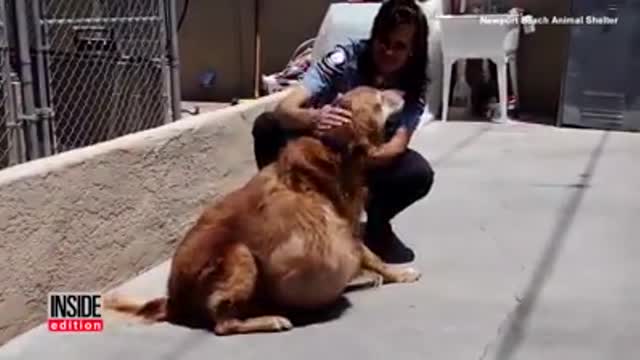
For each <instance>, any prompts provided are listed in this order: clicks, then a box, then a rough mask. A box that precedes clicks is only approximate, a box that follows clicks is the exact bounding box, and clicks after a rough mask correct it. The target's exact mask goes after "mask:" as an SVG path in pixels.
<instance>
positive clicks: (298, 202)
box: [105, 87, 420, 335]
mask: <svg viewBox="0 0 640 360" xmlns="http://www.w3.org/2000/svg"><path fill="white" fill-rule="evenodd" d="M338 103H339V105H340V106H343V107H344V108H347V109H349V110H351V111H352V113H353V121H352V124H351V126H348V125H345V126H343V127H341V128H337V129H334V130H333V131H332V132H331V133H330V134H328V135H327V136H328V137H327V139H325V140H326V141H324V140H319V139H317V138H315V137H302V138H299V139H297V140H294V141H291V142H290V143H289V144H288V145H287V146H286V147H285V148H284V149H283V151H282V152H281V154H280V156H279V158H278V160H277V161H276V162H275V163H274V164H271V165H269V166H267V167H265V168H264V169H263V170H262V171H260V172H259V173H258V174H257V175H256V176H255V177H253V178H252V179H251V180H250V181H249V182H248V183H247V184H246V185H244V186H243V187H241V188H239V189H237V190H235V191H233V192H231V193H230V194H228V195H227V196H225V197H224V198H223V199H222V200H220V201H219V202H217V203H215V204H212V205H211V206H209V207H208V208H207V209H205V211H204V213H203V214H202V215H201V217H200V218H199V219H198V221H197V223H196V224H195V225H194V226H193V227H192V228H191V229H190V230H189V231H188V233H187V234H186V236H185V238H184V239H183V241H182V242H181V243H180V244H179V246H178V248H177V250H176V252H175V255H174V257H173V261H172V267H171V273H170V276H169V283H168V297H166V298H159V299H155V300H151V301H149V302H147V303H145V304H136V303H134V302H132V301H129V300H126V299H123V298H119V297H118V296H116V295H112V296H111V297H109V296H107V297H106V299H105V308H111V309H115V310H117V311H121V312H125V313H129V314H134V315H137V316H140V317H142V318H145V319H147V320H150V321H169V322H172V323H174V324H181V325H186V326H190V327H198V328H206V329H211V330H213V331H214V332H215V333H216V334H218V335H228V334H236V333H249V332H257V331H281V330H286V329H290V328H291V327H292V324H291V322H290V321H289V319H288V318H287V317H285V316H282V314H283V313H282V312H280V311H279V310H277V309H284V308H287V309H298V310H300V309H302V310H303V311H308V310H313V309H318V308H320V307H324V306H326V305H329V304H332V303H333V302H335V301H337V300H338V299H339V298H340V296H341V295H342V293H343V292H344V291H345V289H346V288H347V286H348V284H349V283H350V281H352V280H353V279H354V278H355V277H356V276H358V275H361V274H363V272H365V273H368V275H369V276H370V280H371V282H372V283H375V284H376V285H379V284H381V283H382V282H411V281H416V280H418V278H419V276H420V274H419V273H418V272H417V271H416V270H414V269H413V268H409V267H405V268H396V269H392V268H390V267H388V266H387V265H385V264H384V263H383V262H382V261H381V260H380V259H379V258H378V257H377V256H376V255H374V254H373V253H372V252H371V251H370V250H369V249H367V248H366V246H364V244H363V243H362V241H361V240H360V238H359V216H360V213H361V211H362V209H363V206H364V202H365V198H366V195H365V193H366V188H365V183H364V175H365V171H366V157H367V155H368V151H369V150H370V147H371V146H377V145H380V144H381V143H382V139H383V137H382V130H383V127H384V123H385V121H386V119H387V118H388V116H389V115H391V114H392V113H394V112H397V111H398V110H399V109H400V108H401V107H402V98H401V97H400V95H399V94H398V93H397V92H394V91H391V90H387V91H380V90H376V89H373V88H368V87H360V88H356V89H354V90H352V91H350V92H348V93H346V94H345V95H344V96H342V97H340V99H339V100H338Z"/></svg>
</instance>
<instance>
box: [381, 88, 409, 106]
mask: <svg viewBox="0 0 640 360" xmlns="http://www.w3.org/2000/svg"><path fill="white" fill-rule="evenodd" d="M404 95H405V92H404V91H402V90H398V89H387V90H383V91H382V105H383V106H384V107H387V108H390V109H400V108H402V106H403V105H404Z"/></svg>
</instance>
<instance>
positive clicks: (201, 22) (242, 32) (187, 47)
mask: <svg viewBox="0 0 640 360" xmlns="http://www.w3.org/2000/svg"><path fill="white" fill-rule="evenodd" d="M183 3H184V0H179V1H176V9H177V13H178V15H177V16H178V17H179V16H180V15H181V13H182V9H183ZM255 43H256V37H255V1H254V0H234V1H210V0H191V1H189V7H188V9H187V14H186V17H185V19H184V22H183V25H182V27H181V28H180V32H179V33H178V47H179V50H180V54H179V55H180V78H181V79H180V81H181V91H182V99H183V100H190V101H223V102H228V101H230V100H231V99H232V98H234V97H251V96H253V88H254V73H255ZM209 70H213V71H215V73H216V75H217V77H216V80H215V82H214V83H213V86H212V87H204V86H202V85H201V82H200V77H201V76H202V74H203V73H205V72H206V71H209Z"/></svg>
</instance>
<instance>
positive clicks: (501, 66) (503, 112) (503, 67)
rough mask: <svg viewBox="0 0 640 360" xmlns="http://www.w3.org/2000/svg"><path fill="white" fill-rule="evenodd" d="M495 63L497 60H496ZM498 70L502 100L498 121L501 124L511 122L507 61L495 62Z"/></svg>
mask: <svg viewBox="0 0 640 360" xmlns="http://www.w3.org/2000/svg"><path fill="white" fill-rule="evenodd" d="M494 61H495V60H494ZM495 63H496V67H497V69H496V70H498V93H499V98H500V119H497V120H498V121H499V122H501V123H505V122H508V121H509V117H508V115H507V96H508V94H507V93H508V88H507V61H506V59H500V60H499V61H495Z"/></svg>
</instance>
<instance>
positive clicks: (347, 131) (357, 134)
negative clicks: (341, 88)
mask: <svg viewBox="0 0 640 360" xmlns="http://www.w3.org/2000/svg"><path fill="white" fill-rule="evenodd" d="M334 105H336V106H340V107H342V108H344V109H347V110H349V111H351V113H352V116H353V117H352V122H351V124H349V125H345V126H342V127H338V128H335V129H333V130H331V131H330V132H329V133H328V134H327V138H328V139H329V141H330V142H331V141H332V142H333V143H334V144H335V143H337V144H340V145H341V146H346V147H348V148H350V149H351V150H368V148H369V147H370V146H380V145H382V143H383V142H384V128H385V125H386V122H387V120H388V119H389V117H390V116H391V115H393V114H395V113H397V112H399V111H400V110H401V109H402V107H403V106H404V100H403V93H402V92H401V91H399V90H379V89H376V88H373V87H368V86H360V87H357V88H355V89H353V90H351V91H349V92H347V93H345V94H344V95H340V96H339V97H338V98H337V99H336V100H335V103H334Z"/></svg>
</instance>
